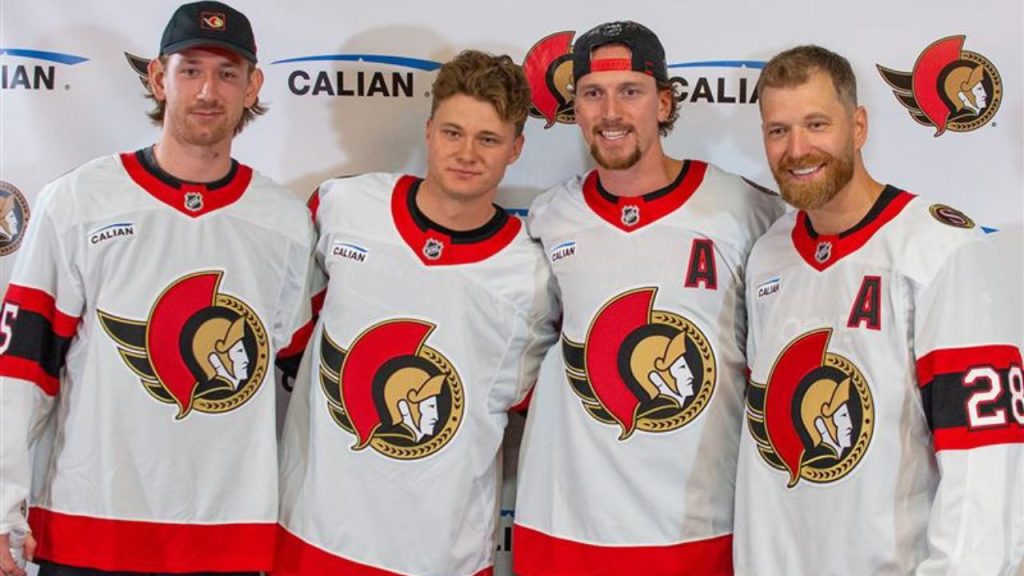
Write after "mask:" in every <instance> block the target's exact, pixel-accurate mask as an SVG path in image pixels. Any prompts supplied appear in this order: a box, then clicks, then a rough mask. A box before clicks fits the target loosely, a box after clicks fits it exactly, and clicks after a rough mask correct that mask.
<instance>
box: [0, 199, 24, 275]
mask: <svg viewBox="0 0 1024 576" xmlns="http://www.w3.org/2000/svg"><path fill="white" fill-rule="evenodd" d="M28 218H29V209H28V202H27V201H26V200H25V197H24V196H22V194H21V191H20V190H18V189H17V188H15V187H14V185H13V184H10V183H8V182H4V181H3V180H0V256H7V255H8V254H13V253H15V252H17V250H18V247H19V246H21V239H22V237H23V236H25V225H26V224H28Z"/></svg>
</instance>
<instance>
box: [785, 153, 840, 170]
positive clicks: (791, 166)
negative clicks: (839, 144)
mask: <svg viewBox="0 0 1024 576" xmlns="http://www.w3.org/2000/svg"><path fill="white" fill-rule="evenodd" d="M831 160H832V156H831V155H830V154H825V153H823V152H812V153H810V154H804V155H803V156H800V157H799V158H792V157H790V156H786V157H784V158H783V159H782V160H780V161H779V170H800V169H803V168H811V167H814V166H818V165H821V164H827V163H828V162H830V161H831Z"/></svg>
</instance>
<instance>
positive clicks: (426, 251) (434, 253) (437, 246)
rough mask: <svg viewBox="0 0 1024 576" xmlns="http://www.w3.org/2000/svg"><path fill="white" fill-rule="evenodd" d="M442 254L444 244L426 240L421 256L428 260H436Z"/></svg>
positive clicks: (430, 239)
mask: <svg viewBox="0 0 1024 576" xmlns="http://www.w3.org/2000/svg"><path fill="white" fill-rule="evenodd" d="M442 252H444V244H443V243H442V242H441V241H440V240H436V239H434V238H427V242H426V243H425V244H424V245H423V255H424V256H426V257H427V259H428V260H437V259H438V258H440V257H441V253H442Z"/></svg>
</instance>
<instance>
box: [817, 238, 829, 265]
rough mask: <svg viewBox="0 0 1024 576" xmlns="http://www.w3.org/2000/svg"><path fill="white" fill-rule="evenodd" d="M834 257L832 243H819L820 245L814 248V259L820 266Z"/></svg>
mask: <svg viewBox="0 0 1024 576" xmlns="http://www.w3.org/2000/svg"><path fill="white" fill-rule="evenodd" d="M831 257H832V243H831V242H818V245H817V246H815V248H814V259H815V260H816V261H817V262H818V264H824V263H825V262H828V259H829V258H831Z"/></svg>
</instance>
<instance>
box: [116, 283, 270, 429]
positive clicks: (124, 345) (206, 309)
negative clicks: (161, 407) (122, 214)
mask: <svg viewBox="0 0 1024 576" xmlns="http://www.w3.org/2000/svg"><path fill="white" fill-rule="evenodd" d="M222 276H223V273H222V272H218V271H210V272H199V273H196V274H190V275H188V276H185V277H183V278H180V279H178V280H175V281H174V282H172V283H171V285H170V286H168V287H167V288H166V289H165V290H164V292H163V293H162V294H161V295H160V296H159V297H158V298H157V300H156V302H155V303H154V304H153V307H152V309H151V310H150V313H149V317H148V318H147V319H145V320H133V319H130V318H121V317H118V316H115V315H113V314H110V313H109V312H105V311H103V310H97V316H98V317H99V321H100V325H101V326H103V330H104V331H105V332H106V333H107V335H108V336H110V338H111V339H112V340H113V341H114V342H115V343H116V345H117V348H118V352H119V353H120V355H121V359H122V360H123V361H124V363H125V365H126V366H127V367H128V368H129V369H131V371H132V372H134V373H135V374H136V375H137V376H138V377H139V378H140V379H141V380H142V384H143V386H144V387H145V390H146V392H148V393H149V394H150V396H152V397H153V398H154V399H156V400H158V401H160V402H163V403H166V404H173V405H176V406H177V408H178V413H177V416H176V418H177V419H178V420H181V419H183V418H185V417H186V416H188V415H189V413H190V412H191V411H192V410H197V411H199V412H205V413H208V414H218V413H224V412H230V411H232V410H235V409H236V408H238V407H239V406H241V405H242V404H245V403H246V402H248V401H249V399H251V398H252V397H253V395H255V394H256V391H257V390H259V388H260V386H261V385H262V384H263V380H264V378H265V376H266V374H267V370H268V366H269V364H270V344H269V339H268V337H267V332H266V330H265V329H264V327H263V323H262V322H261V321H260V318H259V316H257V315H256V313H255V312H254V311H253V309H252V308H251V307H249V305H248V304H246V303H245V302H243V301H242V300H240V299H238V298H236V297H234V296H230V295H228V294H224V293H222V292H220V283H221V279H222Z"/></svg>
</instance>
